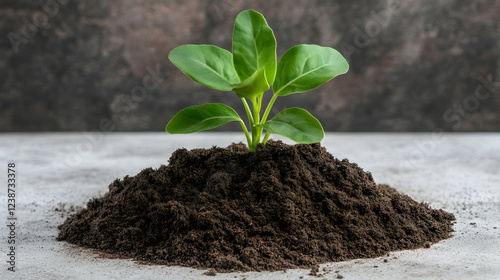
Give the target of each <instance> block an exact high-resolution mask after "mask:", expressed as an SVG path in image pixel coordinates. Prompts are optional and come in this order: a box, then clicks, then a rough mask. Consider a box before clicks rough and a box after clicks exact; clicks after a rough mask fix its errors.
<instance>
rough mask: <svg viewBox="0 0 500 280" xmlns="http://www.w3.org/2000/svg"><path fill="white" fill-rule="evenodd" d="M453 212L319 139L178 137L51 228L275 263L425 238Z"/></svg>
mask: <svg viewBox="0 0 500 280" xmlns="http://www.w3.org/2000/svg"><path fill="white" fill-rule="evenodd" d="M61 209H66V208H64V207H57V210H55V211H57V212H60V211H61ZM73 210H75V209H70V210H69V211H70V212H72V211H73ZM63 212H64V210H63ZM454 219H455V218H454V216H453V215H452V214H450V213H447V212H445V211H443V210H435V209H431V208H430V207H429V206H428V205H427V204H425V203H418V202H416V201H415V200H413V199H412V198H410V197H409V196H406V195H403V194H401V193H399V192H397V191H396V190H395V189H393V188H391V187H389V186H386V185H377V184H376V183H375V182H374V180H373V177H372V175H371V174H370V173H369V172H365V171H364V170H363V169H361V168H360V167H359V166H358V165H357V164H356V163H351V162H349V161H348V160H347V159H343V160H340V159H337V158H335V157H334V156H333V155H332V154H330V153H329V152H328V151H327V150H326V149H325V148H324V147H322V146H321V145H320V144H312V145H306V144H297V145H287V144H284V143H282V142H280V141H268V143H267V145H260V146H259V147H258V150H257V151H256V152H249V151H248V149H247V147H246V145H244V144H242V143H239V144H232V145H230V146H228V147H227V148H219V147H212V148H211V149H194V150H187V149H178V150H176V151H175V152H174V153H173V154H172V156H171V157H170V159H169V163H168V165H163V166H161V167H159V168H158V169H152V168H146V169H144V170H142V171H141V172H140V173H139V174H137V175H135V176H126V177H125V178H123V179H121V180H119V179H117V180H115V181H114V182H113V183H112V184H111V185H110V186H109V191H108V193H106V194H105V195H104V196H103V197H100V198H95V199H92V200H90V201H89V202H88V203H87V207H86V209H82V210H80V211H78V212H77V213H76V214H74V215H71V216H70V217H69V218H67V219H66V221H65V222H64V224H63V225H61V226H60V227H59V228H60V233H59V236H58V238H57V240H60V241H62V240H64V241H67V242H70V243H73V244H77V245H81V246H85V247H90V248H95V249H98V250H100V251H102V252H105V253H108V254H113V255H115V256H116V257H126V258H134V259H136V260H139V261H142V262H149V263H156V264H166V265H181V266H190V267H196V268H204V269H207V268H213V269H215V271H217V272H231V271H262V270H267V271H278V270H283V269H288V268H310V267H311V266H312V265H317V264H321V263H326V262H335V261H345V260H350V259H356V258H374V257H380V256H384V255H386V254H387V253H388V252H390V251H395V250H405V249H415V248H421V247H424V246H425V247H429V246H430V244H433V243H436V242H438V241H440V240H442V239H445V238H448V237H450V236H451V232H452V231H453V229H452V221H453V220H454ZM316 273H317V271H316Z"/></svg>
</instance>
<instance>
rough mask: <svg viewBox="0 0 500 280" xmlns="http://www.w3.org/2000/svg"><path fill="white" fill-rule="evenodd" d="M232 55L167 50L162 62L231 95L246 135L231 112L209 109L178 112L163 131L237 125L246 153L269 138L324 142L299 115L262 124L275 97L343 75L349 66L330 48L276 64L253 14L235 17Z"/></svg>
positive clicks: (304, 49) (264, 28)
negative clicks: (270, 93) (267, 98)
mask: <svg viewBox="0 0 500 280" xmlns="http://www.w3.org/2000/svg"><path fill="white" fill-rule="evenodd" d="M232 51H233V52H232V53H231V52H229V51H227V50H224V49H222V48H219V47H216V46H212V45H183V46H180V47H177V48H175V49H173V50H172V51H171V52H170V53H169V55H168V58H169V59H170V61H172V63H174V64H175V65H176V66H177V67H178V68H179V69H180V70H182V72H184V74H186V75H187V76H188V77H190V78H191V79H193V80H194V81H196V82H198V83H200V84H202V85H205V86H207V87H210V88H213V89H218V90H222V91H234V92H235V93H236V95H237V96H238V97H239V98H240V99H241V101H242V102H243V106H244V107H245V110H246V113H247V116H248V122H249V129H248V128H247V126H246V125H245V123H244V121H243V120H242V119H241V118H240V116H239V115H238V113H236V111H235V110H234V109H232V108H231V107H229V106H227V105H224V104H221V103H210V104H205V105H200V106H191V107H188V108H185V109H182V110H181V111H179V112H178V113H177V114H176V115H175V116H174V117H173V118H172V119H171V120H170V122H169V123H168V124H167V127H166V131H167V132H169V133H172V134H185V133H193V132H197V131H202V130H208V129H212V128H215V127H218V126H220V125H223V124H225V123H228V122H231V121H237V122H239V123H240V124H241V127H242V129H243V131H244V132H245V136H246V139H247V142H248V148H249V149H250V151H256V150H257V145H258V144H259V143H264V144H265V143H266V142H267V140H268V139H269V135H270V134H271V133H275V134H279V135H282V136H284V137H287V138H289V139H291V140H293V141H295V142H297V143H304V144H310V143H318V142H320V141H321V140H322V139H323V137H324V132H323V127H322V126H321V124H320V122H319V121H318V120H317V119H316V118H315V117H313V116H312V115H311V114H310V113H309V112H307V111H306V110H304V109H301V108H288V109H285V110H283V111H281V112H279V113H278V114H276V115H275V116H274V117H273V118H271V119H270V120H268V119H267V118H268V116H269V112H270V111H271V108H272V106H273V104H274V102H275V101H276V98H278V96H285V95H289V94H293V93H299V92H304V91H308V90H311V89H314V88H317V87H318V86H320V85H322V84H324V83H326V82H327V81H329V80H331V79H333V78H334V77H336V76H338V75H341V74H344V73H346V72H347V70H348V69H349V65H348V63H347V61H346V60H345V59H344V57H343V56H342V55H341V54H340V53H339V52H338V51H336V50H334V49H332V48H328V47H321V46H317V45H297V46H294V47H292V48H291V49H289V50H288V51H286V52H285V54H284V55H283V56H282V57H281V59H280V61H279V62H278V63H276V39H275V37H274V34H273V31H272V30H271V28H270V27H269V26H268V25H267V22H266V20H265V19H264V17H263V16H262V15H261V14H260V13H258V12H256V11H253V10H246V11H243V12H241V13H240V14H239V15H238V16H237V17H236V20H235V23H234V31H233V46H232ZM271 85H272V86H273V96H272V98H271V100H270V101H269V103H268V104H267V106H266V108H265V110H264V113H263V114H261V109H263V106H262V105H263V104H262V97H263V95H264V92H266V91H267V90H269V88H270V87H271ZM247 100H249V101H250V102H251V105H252V106H251V107H250V106H249V104H248V102H247ZM264 131H265V135H264V137H262V134H263V133H264Z"/></svg>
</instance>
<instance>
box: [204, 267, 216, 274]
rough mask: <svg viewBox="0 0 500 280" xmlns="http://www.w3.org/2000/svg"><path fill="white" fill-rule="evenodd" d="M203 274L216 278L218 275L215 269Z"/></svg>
mask: <svg viewBox="0 0 500 280" xmlns="http://www.w3.org/2000/svg"><path fill="white" fill-rule="evenodd" d="M203 274H205V275H208V276H215V275H217V271H216V270H215V269H213V268H211V269H210V270H208V271H206V272H205V273H203Z"/></svg>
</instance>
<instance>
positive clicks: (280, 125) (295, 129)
mask: <svg viewBox="0 0 500 280" xmlns="http://www.w3.org/2000/svg"><path fill="white" fill-rule="evenodd" d="M262 127H264V129H265V130H267V131H269V132H271V133H275V134H279V135H281V136H285V137H287V138H289V139H291V140H293V141H295V142H297V143H303V144H311V143H318V142H320V141H321V140H322V139H323V137H325V133H324V132H323V127H322V126H321V123H320V122H319V121H318V120H317V119H316V118H315V117H313V116H312V115H311V114H309V112H307V111H306V110H304V109H301V108H296V107H294V108H288V109H285V110H283V111H281V112H279V113H278V114H276V116H274V117H273V118H272V119H270V120H269V121H267V122H266V123H265V124H263V125H262Z"/></svg>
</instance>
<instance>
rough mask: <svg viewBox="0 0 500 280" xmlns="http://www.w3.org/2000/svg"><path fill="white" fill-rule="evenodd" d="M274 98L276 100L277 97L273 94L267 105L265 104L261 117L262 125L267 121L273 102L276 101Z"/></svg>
mask: <svg viewBox="0 0 500 280" xmlns="http://www.w3.org/2000/svg"><path fill="white" fill-rule="evenodd" d="M276 98H278V95H277V94H276V93H275V94H273V97H272V98H271V100H270V101H269V104H267V108H266V111H265V112H264V116H262V123H265V122H266V120H267V116H269V113H270V112H271V108H272V107H273V105H274V101H276Z"/></svg>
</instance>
